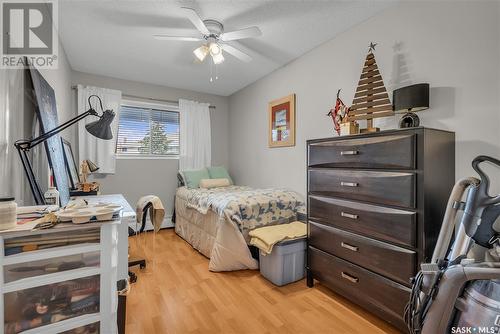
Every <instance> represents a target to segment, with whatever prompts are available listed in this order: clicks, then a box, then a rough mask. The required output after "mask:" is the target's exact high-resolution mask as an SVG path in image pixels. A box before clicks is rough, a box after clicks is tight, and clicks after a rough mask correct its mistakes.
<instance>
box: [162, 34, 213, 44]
mask: <svg viewBox="0 0 500 334" xmlns="http://www.w3.org/2000/svg"><path fill="white" fill-rule="evenodd" d="M153 37H154V38H155V39H157V40H160V41H187V42H198V41H202V40H203V39H202V38H201V37H190V36H170V35H163V34H154V35H153Z"/></svg>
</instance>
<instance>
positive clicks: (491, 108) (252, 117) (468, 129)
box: [229, 1, 500, 194]
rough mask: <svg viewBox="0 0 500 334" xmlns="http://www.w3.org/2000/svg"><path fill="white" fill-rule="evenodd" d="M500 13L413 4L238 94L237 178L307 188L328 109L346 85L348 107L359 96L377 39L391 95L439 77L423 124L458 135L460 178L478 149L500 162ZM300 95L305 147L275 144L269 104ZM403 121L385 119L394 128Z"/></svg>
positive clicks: (299, 139) (462, 4)
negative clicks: (271, 144) (313, 144)
mask: <svg viewBox="0 0 500 334" xmlns="http://www.w3.org/2000/svg"><path fill="white" fill-rule="evenodd" d="M499 13H500V3H499V2H497V1H490V2H480V1H468V2H466V1H440V2H430V1H419V2H404V3H402V4H400V5H397V6H396V7H393V8H390V9H388V10H386V11H384V12H382V13H380V14H378V15H377V16H375V17H373V18H371V19H369V20H367V21H365V22H363V23H362V24H360V25H358V26H356V27H354V28H352V29H350V30H348V31H346V32H344V33H342V34H341V35H339V36H338V37H336V38H335V39H333V40H331V41H329V42H327V43H325V44H323V45H321V46H320V47H318V48H316V49H314V50H312V51H310V52H309V53H307V54H305V55H304V56H302V57H300V58H298V59H296V60H295V61H293V62H291V63H289V64H288V65H286V66H285V67H283V68H281V69H279V70H277V71H275V72H273V73H271V74H270V75H268V76H266V77H265V78H263V79H261V80H259V81H257V82H255V83H253V84H251V85H249V86H247V87H246V88H244V89H242V90H241V91H239V92H237V93H235V94H233V95H232V96H230V100H229V109H230V113H229V134H230V135H229V139H230V150H229V152H230V153H229V155H230V170H231V172H232V173H233V175H234V177H235V179H236V182H237V183H238V184H247V185H251V186H258V187H268V186H277V187H289V188H292V189H294V190H296V191H299V192H300V193H302V194H305V192H306V164H305V160H306V155H305V152H306V144H305V142H306V140H308V139H312V138H321V137H330V136H333V127H332V122H331V119H330V118H328V117H327V116H326V114H327V112H328V110H329V109H330V108H331V107H332V105H333V104H334V102H335V94H336V92H337V89H339V88H342V98H343V100H344V101H345V102H346V104H350V102H351V101H352V98H353V95H354V92H355V89H356V85H357V82H358V80H359V76H360V73H361V68H362V65H363V62H364V59H365V56H366V52H367V49H368V45H369V42H370V41H374V42H377V43H378V45H377V48H376V51H375V57H376V60H377V63H378V66H379V69H380V70H381V73H382V76H383V78H384V81H385V84H386V87H387V89H388V90H389V92H390V96H391V98H392V93H391V92H392V90H393V89H395V88H399V87H402V86H406V85H408V84H411V83H420V82H428V83H430V85H431V108H430V109H429V110H427V111H424V112H422V113H420V117H421V121H422V122H421V123H422V124H423V125H424V126H428V127H433V128H442V129H448V130H453V131H455V132H456V140H457V144H456V175H457V178H458V177H462V176H466V175H467V176H468V175H472V174H473V171H472V169H471V168H470V162H471V160H472V159H473V158H474V157H475V156H476V155H479V154H489V155H493V156H496V157H498V158H500V138H499V137H500V108H499V107H500V103H499V96H500V86H499V82H500V70H499V68H500V45H499V43H500V42H499V40H500V27H499V21H500V14H499ZM290 93H295V94H296V97H297V104H296V112H297V114H296V125H297V131H296V143H297V144H296V146H295V147H291V148H272V149H271V148H268V144H267V140H268V138H267V137H268V118H267V117H268V116H267V103H268V102H269V101H271V100H273V99H276V98H280V97H282V96H285V95H288V94H290ZM398 119H399V117H397V116H395V117H391V118H385V119H379V120H377V121H376V122H375V124H376V125H378V126H380V127H381V128H382V129H388V128H394V127H396V126H397V125H396V124H397V120H398ZM497 175H499V176H500V173H499V174H497ZM499 179H500V178H497V181H498V180H499ZM497 184H500V182H497ZM497 189H498V190H500V187H497Z"/></svg>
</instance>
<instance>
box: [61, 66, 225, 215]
mask: <svg viewBox="0 0 500 334" xmlns="http://www.w3.org/2000/svg"><path fill="white" fill-rule="evenodd" d="M71 80H72V82H73V85H77V84H83V85H91V86H97V87H103V88H111V89H118V90H121V91H122V94H124V95H135V96H141V97H145V98H154V99H163V100H174V101H177V100H178V99H180V98H184V99H190V100H195V101H199V102H208V103H210V105H213V106H215V107H216V108H215V109H210V110H211V111H210V115H211V119H210V121H211V125H212V165H214V166H219V165H223V166H228V165H229V159H228V151H229V149H228V142H229V140H228V139H229V138H228V122H229V117H228V107H229V106H228V98H227V97H223V96H218V95H211V94H204V93H198V92H193V91H188V90H182V89H176V88H169V87H164V86H158V85H151V84H146V83H141V82H135V81H128V80H121V79H115V78H110V77H104V76H98V75H93V74H87V73H82V72H76V71H73V73H72V78H71ZM75 94H76V92H73V94H72V96H73V99H74V100H73V101H74V102H73V103H74V108H76V95H75ZM178 168H179V161H178V160H177V159H156V160H154V159H144V160H142V159H141V160H137V159H136V160H134V159H118V160H117V161H116V173H115V174H113V175H107V176H105V177H104V176H101V177H97V178H96V179H95V180H96V181H98V182H99V183H100V184H101V193H103V194H116V193H122V194H124V196H125V197H126V198H127V200H128V202H129V203H130V204H131V205H132V206H135V203H136V202H137V200H138V199H139V198H140V197H141V196H144V195H157V196H159V197H160V198H161V200H162V202H163V205H164V206H165V209H166V213H167V215H170V214H171V213H172V210H173V203H174V196H175V189H176V187H177V171H178Z"/></svg>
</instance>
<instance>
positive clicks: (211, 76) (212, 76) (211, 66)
mask: <svg viewBox="0 0 500 334" xmlns="http://www.w3.org/2000/svg"><path fill="white" fill-rule="evenodd" d="M213 66H214V63H213V62H210V82H214V75H213V73H214V67H213Z"/></svg>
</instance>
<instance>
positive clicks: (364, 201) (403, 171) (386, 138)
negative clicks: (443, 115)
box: [307, 127, 455, 331]
mask: <svg viewBox="0 0 500 334" xmlns="http://www.w3.org/2000/svg"><path fill="white" fill-rule="evenodd" d="M454 139H455V135H454V133H453V132H447V131H441V130H434V129H429V128H423V127H419V128H411V129H399V130H389V131H382V132H378V133H371V134H362V135H354V136H344V137H335V138H325V139H317V140H309V141H308V142H307V165H308V170H307V187H308V189H307V192H308V196H307V202H308V217H307V219H308V236H309V237H308V264H307V284H308V286H310V287H312V286H313V279H316V280H319V281H320V282H321V283H322V284H324V285H326V286H327V287H329V288H331V289H332V290H333V291H335V292H337V293H339V294H341V295H343V296H345V297H347V298H348V299H350V300H351V301H353V302H355V303H357V304H359V305H360V306H362V307H364V308H366V309H367V310H369V311H371V312H373V313H374V314H376V315H378V316H380V317H381V318H383V319H385V320H386V321H388V322H390V323H392V324H393V325H395V326H396V327H398V328H400V329H402V330H404V331H406V325H405V324H404V321H403V312H404V307H405V305H406V303H407V302H408V299H409V293H410V287H411V284H410V279H411V277H413V276H414V275H415V274H416V273H417V268H418V266H419V264H420V262H422V261H424V259H429V258H430V257H431V255H432V251H433V248H434V245H435V242H436V239H437V236H438V233H439V228H440V226H441V221H442V219H443V215H444V211H445V208H446V203H447V200H448V196H449V194H450V192H451V189H452V187H453V184H454V182H455V142H454Z"/></svg>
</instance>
